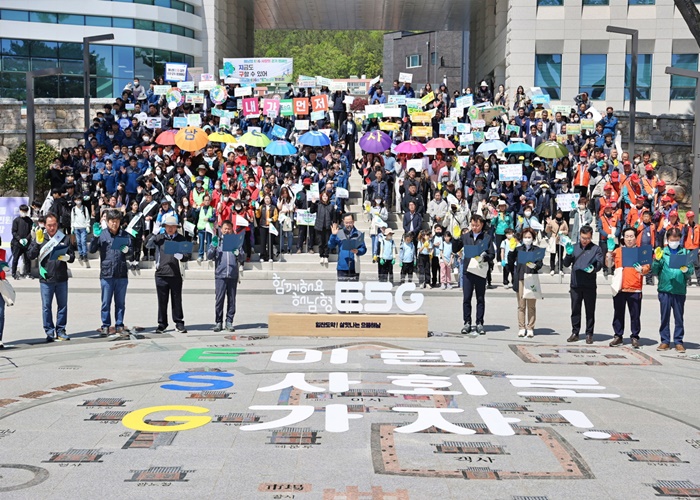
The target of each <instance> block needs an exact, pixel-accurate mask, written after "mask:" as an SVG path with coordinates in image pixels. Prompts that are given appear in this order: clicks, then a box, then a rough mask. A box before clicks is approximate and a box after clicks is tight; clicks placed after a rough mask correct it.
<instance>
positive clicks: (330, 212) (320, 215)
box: [310, 201, 338, 231]
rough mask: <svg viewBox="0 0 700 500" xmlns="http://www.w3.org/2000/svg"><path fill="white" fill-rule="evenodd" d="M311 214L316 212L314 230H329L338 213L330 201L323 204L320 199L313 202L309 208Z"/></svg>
mask: <svg viewBox="0 0 700 500" xmlns="http://www.w3.org/2000/svg"><path fill="white" fill-rule="evenodd" d="M310 211H311V213H312V214H316V223H315V224H314V228H315V229H316V231H323V230H324V229H326V230H329V229H330V228H331V224H333V223H334V222H338V213H337V211H336V209H335V205H331V204H330V203H328V204H324V203H321V202H320V201H319V202H318V203H313V204H312V205H311V209H310Z"/></svg>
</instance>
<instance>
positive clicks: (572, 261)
mask: <svg viewBox="0 0 700 500" xmlns="http://www.w3.org/2000/svg"><path fill="white" fill-rule="evenodd" d="M592 239H593V228H592V227H591V226H583V227H581V230H580V232H579V242H578V243H577V244H574V243H572V242H567V243H566V247H565V250H566V256H565V257H564V267H569V266H572V268H571V284H570V288H569V294H570V295H571V336H570V337H569V338H568V339H567V340H566V341H567V342H578V340H579V332H580V331H581V306H582V305H584V304H585V306H586V344H592V343H593V329H594V328H595V302H596V298H597V294H598V291H597V284H596V275H597V273H598V271H600V270H601V269H602V268H603V264H604V262H603V260H604V259H603V251H602V250H601V248H600V247H599V246H598V245H596V244H595V243H593V241H592Z"/></svg>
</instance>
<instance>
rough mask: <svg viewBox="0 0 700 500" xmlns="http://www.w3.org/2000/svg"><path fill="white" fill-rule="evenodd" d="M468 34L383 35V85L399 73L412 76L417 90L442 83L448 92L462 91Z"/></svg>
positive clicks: (456, 32) (465, 78)
mask: <svg viewBox="0 0 700 500" xmlns="http://www.w3.org/2000/svg"><path fill="white" fill-rule="evenodd" d="M468 35H469V34H468V32H462V31H426V32H420V33H413V32H408V31H394V32H391V33H386V34H385V35H384V85H385V87H386V89H389V88H391V82H392V81H393V80H394V79H395V78H397V77H398V75H399V73H411V74H413V87H414V88H415V89H419V88H421V87H423V86H424V85H425V84H426V83H427V82H430V84H431V85H432V87H433V88H435V89H437V86H438V85H439V84H441V83H443V82H445V83H446V84H447V88H448V89H449V90H450V91H453V90H459V89H461V88H463V83H464V82H465V81H467V80H468V77H467V74H466V69H468V67H469V64H468V54H469V52H468V46H467V47H465V42H466V43H468V40H469V36H468Z"/></svg>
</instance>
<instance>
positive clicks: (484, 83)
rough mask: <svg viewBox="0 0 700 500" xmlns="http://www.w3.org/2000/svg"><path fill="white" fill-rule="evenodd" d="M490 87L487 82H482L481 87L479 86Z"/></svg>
mask: <svg viewBox="0 0 700 500" xmlns="http://www.w3.org/2000/svg"><path fill="white" fill-rule="evenodd" d="M488 86H489V84H488V83H486V80H482V82H481V85H479V87H488Z"/></svg>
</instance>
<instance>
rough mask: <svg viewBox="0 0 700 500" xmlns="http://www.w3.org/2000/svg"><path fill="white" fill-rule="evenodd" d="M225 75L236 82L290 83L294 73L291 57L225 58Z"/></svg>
mask: <svg viewBox="0 0 700 500" xmlns="http://www.w3.org/2000/svg"><path fill="white" fill-rule="evenodd" d="M223 62H224V69H223V72H224V75H225V76H226V77H233V78H234V79H236V80H238V82H234V83H290V82H291V81H292V73H294V61H293V59H291V58H284V57H273V58H240V59H238V58H230V59H228V58H225V59H224V61H223Z"/></svg>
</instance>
